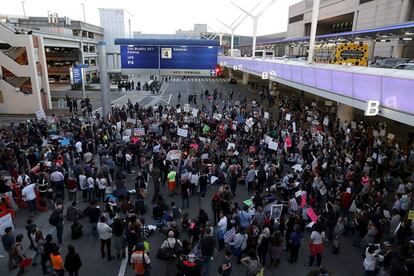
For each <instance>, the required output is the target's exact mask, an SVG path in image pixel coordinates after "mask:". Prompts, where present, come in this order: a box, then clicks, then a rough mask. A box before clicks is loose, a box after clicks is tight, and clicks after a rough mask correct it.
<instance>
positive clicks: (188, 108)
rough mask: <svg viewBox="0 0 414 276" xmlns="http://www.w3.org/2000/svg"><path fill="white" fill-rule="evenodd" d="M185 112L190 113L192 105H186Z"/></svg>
mask: <svg viewBox="0 0 414 276" xmlns="http://www.w3.org/2000/svg"><path fill="white" fill-rule="evenodd" d="M184 112H190V105H189V104H185V105H184Z"/></svg>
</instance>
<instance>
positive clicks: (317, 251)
mask: <svg viewBox="0 0 414 276" xmlns="http://www.w3.org/2000/svg"><path fill="white" fill-rule="evenodd" d="M324 240H325V232H323V231H322V230H321V228H320V226H319V224H316V225H315V228H314V230H313V231H312V233H311V236H310V241H309V243H310V245H309V253H310V258H309V263H308V266H312V265H313V261H314V260H315V256H316V266H317V267H319V266H321V261H322V255H321V254H322V252H323V249H324V246H323V241H324Z"/></svg>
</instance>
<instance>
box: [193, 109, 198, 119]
mask: <svg viewBox="0 0 414 276" xmlns="http://www.w3.org/2000/svg"><path fill="white" fill-rule="evenodd" d="M192 114H193V117H194V118H196V117H197V115H198V109H195V108H193V113H192Z"/></svg>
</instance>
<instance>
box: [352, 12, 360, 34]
mask: <svg viewBox="0 0 414 276" xmlns="http://www.w3.org/2000/svg"><path fill="white" fill-rule="evenodd" d="M358 17H359V11H356V12H354V20H353V22H352V31H356V27H357V25H358Z"/></svg>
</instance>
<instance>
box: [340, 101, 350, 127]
mask: <svg viewBox="0 0 414 276" xmlns="http://www.w3.org/2000/svg"><path fill="white" fill-rule="evenodd" d="M337 116H338V118H339V122H340V126H341V127H342V126H343V125H344V124H345V123H350V122H351V121H352V120H353V119H354V108H353V107H352V106H349V105H346V104H338V111H337Z"/></svg>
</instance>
